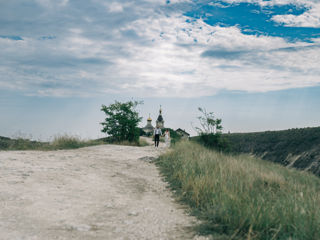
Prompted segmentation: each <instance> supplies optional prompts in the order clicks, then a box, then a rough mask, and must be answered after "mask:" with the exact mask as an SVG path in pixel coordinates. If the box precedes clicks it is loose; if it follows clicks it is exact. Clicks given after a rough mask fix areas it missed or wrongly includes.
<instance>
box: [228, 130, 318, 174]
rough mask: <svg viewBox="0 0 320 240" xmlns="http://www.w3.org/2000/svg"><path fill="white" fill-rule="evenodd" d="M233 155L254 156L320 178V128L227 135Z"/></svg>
mask: <svg viewBox="0 0 320 240" xmlns="http://www.w3.org/2000/svg"><path fill="white" fill-rule="evenodd" d="M224 137H226V138H227V139H228V141H229V142H230V145H231V150H232V151H233V152H238V153H240V152H242V153H249V152H250V153H254V154H256V155H257V156H262V157H263V159H266V160H269V161H273V162H278V163H281V164H283V165H290V166H292V167H295V168H298V169H302V170H304V169H307V170H308V171H310V172H312V173H314V174H315V175H318V176H320V127H315V128H300V129H289V130H283V131H267V132H256V133H233V134H225V135H224Z"/></svg>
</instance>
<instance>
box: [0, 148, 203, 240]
mask: <svg viewBox="0 0 320 240" xmlns="http://www.w3.org/2000/svg"><path fill="white" fill-rule="evenodd" d="M162 151H164V149H163V148H160V149H155V148H154V147H153V146H147V147H129V146H116V145H101V146H94V147H87V148H82V149H77V150H62V151H46V152H42V151H8V152H7V151H2V152H0V186H1V188H0V239H2V240H7V239H8V240H9V239H10V240H13V239H32V240H33V239H41V240H42V239H61V240H62V239H85V240H91V239H104V240H105V239H205V238H204V237H199V236H196V235H195V233H194V231H193V230H192V229H193V226H194V225H195V224H196V219H195V218H193V217H191V216H189V215H188V214H187V213H186V211H185V209H184V207H183V206H181V205H179V204H177V203H176V202H175V201H174V199H173V198H172V194H171V192H170V191H169V190H168V188H167V184H166V183H165V182H164V181H163V180H162V178H161V176H160V175H159V172H158V169H157V168H156V166H155V165H154V164H153V163H152V161H150V160H152V159H155V158H156V157H157V156H158V155H159V154H160V153H161V152H162Z"/></svg>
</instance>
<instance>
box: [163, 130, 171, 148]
mask: <svg viewBox="0 0 320 240" xmlns="http://www.w3.org/2000/svg"><path fill="white" fill-rule="evenodd" d="M164 141H165V143H166V147H170V141H171V139H170V132H169V130H168V129H167V130H166V131H165V133H164Z"/></svg>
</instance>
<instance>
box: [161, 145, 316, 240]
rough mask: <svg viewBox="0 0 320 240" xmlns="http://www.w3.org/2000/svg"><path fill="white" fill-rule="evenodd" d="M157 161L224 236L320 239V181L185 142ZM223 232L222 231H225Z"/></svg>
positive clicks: (212, 229) (183, 195) (207, 224)
mask: <svg viewBox="0 0 320 240" xmlns="http://www.w3.org/2000/svg"><path fill="white" fill-rule="evenodd" d="M158 165H159V166H160V169H161V171H162V173H163V174H164V175H165V176H166V178H167V180H168V181H169V182H170V184H171V186H172V188H173V189H174V190H176V192H177V194H178V196H179V197H180V198H181V199H182V200H183V201H185V202H186V203H188V204H189V205H190V206H191V208H192V209H193V210H194V213H195V214H196V215H197V216H199V217H200V218H201V219H203V220H204V222H205V224H204V225H203V228H202V231H205V232H211V233H219V234H220V236H223V235H224V236H225V237H220V239H230V238H233V239H244V238H248V239H320V209H319V203H320V179H319V178H317V177H315V176H313V175H310V174H308V173H305V172H299V171H296V170H293V169H287V168H285V167H282V166H280V165H277V164H273V163H271V162H267V161H263V160H261V159H257V158H254V157H251V156H249V155H239V156H232V155H224V154H221V153H217V152H214V151H210V150H208V149H206V148H204V147H202V146H200V145H198V144H195V143H191V142H183V143H180V144H177V145H176V146H175V147H174V149H173V150H172V151H170V152H169V153H167V154H165V155H163V156H161V157H160V159H159V161H158ZM221 234H222V235H221Z"/></svg>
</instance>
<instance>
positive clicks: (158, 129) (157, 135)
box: [153, 126, 162, 147]
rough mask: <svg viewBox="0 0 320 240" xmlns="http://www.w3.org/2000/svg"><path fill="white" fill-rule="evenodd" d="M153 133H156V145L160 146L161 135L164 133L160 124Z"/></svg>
mask: <svg viewBox="0 0 320 240" xmlns="http://www.w3.org/2000/svg"><path fill="white" fill-rule="evenodd" d="M153 135H154V146H155V147H158V146H159V142H160V136H161V135H162V132H161V129H160V128H159V126H156V128H155V129H154V131H153Z"/></svg>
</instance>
